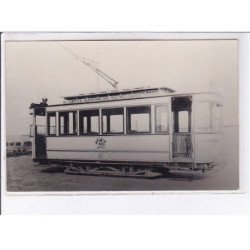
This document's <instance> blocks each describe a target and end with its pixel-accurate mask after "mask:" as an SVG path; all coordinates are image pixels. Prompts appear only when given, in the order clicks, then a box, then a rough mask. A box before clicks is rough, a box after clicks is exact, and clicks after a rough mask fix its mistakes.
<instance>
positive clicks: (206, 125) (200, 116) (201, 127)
mask: <svg viewBox="0 0 250 250" xmlns="http://www.w3.org/2000/svg"><path fill="white" fill-rule="evenodd" d="M195 126H196V132H202V133H203V132H211V130H212V128H211V103H210V102H197V103H196V106H195Z"/></svg>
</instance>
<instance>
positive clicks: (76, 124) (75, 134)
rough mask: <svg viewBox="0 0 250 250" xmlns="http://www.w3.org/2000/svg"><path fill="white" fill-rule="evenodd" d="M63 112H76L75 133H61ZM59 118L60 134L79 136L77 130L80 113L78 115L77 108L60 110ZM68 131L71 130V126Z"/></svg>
mask: <svg viewBox="0 0 250 250" xmlns="http://www.w3.org/2000/svg"><path fill="white" fill-rule="evenodd" d="M62 113H68V114H69V113H73V114H75V117H76V119H75V128H76V129H75V133H74V132H73V133H63V134H62V133H61V127H62V126H61V114H62ZM58 119H59V136H77V135H78V133H77V131H78V120H77V119H78V115H77V110H68V111H59V112H58ZM67 130H68V132H69V127H68V129H67Z"/></svg>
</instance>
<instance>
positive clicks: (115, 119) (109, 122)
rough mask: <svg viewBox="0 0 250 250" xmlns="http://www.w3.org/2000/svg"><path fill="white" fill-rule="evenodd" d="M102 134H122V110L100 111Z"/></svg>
mask: <svg viewBox="0 0 250 250" xmlns="http://www.w3.org/2000/svg"><path fill="white" fill-rule="evenodd" d="M102 114H103V116H102V127H103V133H123V108H117V109H105V110H103V111H102Z"/></svg>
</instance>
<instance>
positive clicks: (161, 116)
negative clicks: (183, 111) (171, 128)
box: [155, 106, 168, 132]
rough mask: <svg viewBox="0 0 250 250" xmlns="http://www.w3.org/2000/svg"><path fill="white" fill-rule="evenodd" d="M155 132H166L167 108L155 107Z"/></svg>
mask: <svg viewBox="0 0 250 250" xmlns="http://www.w3.org/2000/svg"><path fill="white" fill-rule="evenodd" d="M155 115H156V124H155V126H156V128H155V130H156V132H167V131H168V107H167V106H158V107H156V114H155Z"/></svg>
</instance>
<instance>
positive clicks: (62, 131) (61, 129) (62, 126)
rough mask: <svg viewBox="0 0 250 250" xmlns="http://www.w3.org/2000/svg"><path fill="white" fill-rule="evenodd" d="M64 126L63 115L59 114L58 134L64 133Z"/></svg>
mask: <svg viewBox="0 0 250 250" xmlns="http://www.w3.org/2000/svg"><path fill="white" fill-rule="evenodd" d="M64 126H65V122H64V116H60V134H62V135H63V134H64Z"/></svg>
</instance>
